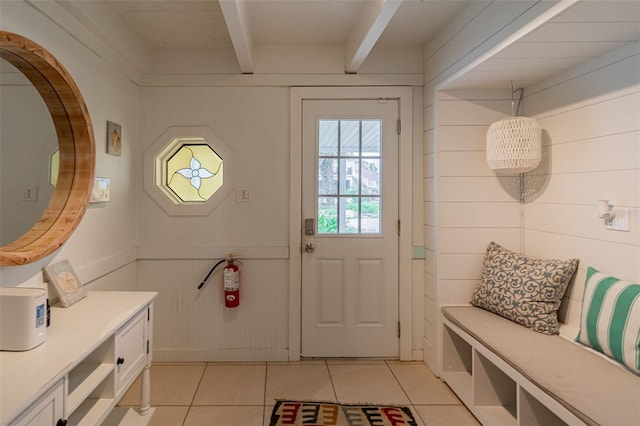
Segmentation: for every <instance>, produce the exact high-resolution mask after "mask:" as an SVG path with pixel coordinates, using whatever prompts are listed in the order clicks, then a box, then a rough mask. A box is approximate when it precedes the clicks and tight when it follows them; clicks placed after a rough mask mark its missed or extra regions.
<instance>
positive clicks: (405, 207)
mask: <svg viewBox="0 0 640 426" xmlns="http://www.w3.org/2000/svg"><path fill="white" fill-rule="evenodd" d="M372 98H373V99H375V98H396V99H398V100H399V108H400V110H399V113H400V119H401V121H402V128H403V129H407V130H405V131H403V132H402V133H401V134H400V138H399V139H400V145H399V151H398V161H399V173H398V179H399V182H398V203H399V206H398V215H399V216H398V217H399V218H400V220H401V222H402V223H404V224H407V225H406V226H402V227H401V231H400V238H399V242H398V291H399V295H398V303H399V318H398V319H399V321H400V326H401V336H400V342H399V355H400V359H401V360H411V359H413V342H412V340H413V311H412V297H411V296H412V283H413V280H412V276H411V273H412V271H413V268H412V267H411V262H412V235H411V233H412V230H411V223H412V205H413V172H412V169H413V159H412V152H413V131H412V130H411V129H413V124H412V123H413V91H412V88H411V87H296V88H292V89H291V97H290V99H291V102H290V105H291V111H290V121H289V123H290V124H289V125H290V138H291V141H290V144H291V145H290V150H289V152H290V157H289V158H290V160H289V161H290V164H289V170H290V193H291V199H290V215H289V246H290V247H292V248H293V247H296V248H299V247H301V244H302V232H301V231H302V219H301V206H302V204H301V203H302V192H301V191H302V170H301V166H302V101H303V100H304V99H335V100H340V99H372ZM290 254H291V258H290V263H289V318H290V320H289V361H297V360H299V359H300V351H301V343H302V342H301V335H300V333H301V313H300V310H301V306H302V299H301V296H302V265H301V262H302V257H301V256H302V254H301V250H300V249H294V250H291V253H290Z"/></svg>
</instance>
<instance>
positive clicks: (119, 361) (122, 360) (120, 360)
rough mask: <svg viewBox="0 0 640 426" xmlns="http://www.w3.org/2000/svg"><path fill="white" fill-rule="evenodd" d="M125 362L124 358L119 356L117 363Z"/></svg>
mask: <svg viewBox="0 0 640 426" xmlns="http://www.w3.org/2000/svg"><path fill="white" fill-rule="evenodd" d="M122 364H124V358H121V357H118V360H117V361H116V365H122Z"/></svg>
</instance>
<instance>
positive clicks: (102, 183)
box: [89, 177, 111, 203]
mask: <svg viewBox="0 0 640 426" xmlns="http://www.w3.org/2000/svg"><path fill="white" fill-rule="evenodd" d="M110 199H111V181H110V180H109V178H102V177H97V178H93V189H92V190H91V198H90V199H89V202H90V203H106V202H107V201H109V200H110Z"/></svg>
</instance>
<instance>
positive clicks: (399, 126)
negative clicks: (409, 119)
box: [396, 118, 402, 134]
mask: <svg viewBox="0 0 640 426" xmlns="http://www.w3.org/2000/svg"><path fill="white" fill-rule="evenodd" d="M401 130H402V122H401V121H400V119H399V118H398V122H397V124H396V131H397V132H398V134H400V131H401Z"/></svg>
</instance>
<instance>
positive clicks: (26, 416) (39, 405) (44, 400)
mask: <svg viewBox="0 0 640 426" xmlns="http://www.w3.org/2000/svg"><path fill="white" fill-rule="evenodd" d="M63 397H64V391H63V387H62V381H60V382H58V383H57V384H56V385H55V386H54V387H53V388H51V390H49V391H48V392H47V393H45V394H44V395H42V397H40V398H39V399H38V400H37V401H36V402H34V403H33V404H32V405H31V406H30V407H29V409H28V410H27V411H25V412H24V413H23V414H21V415H20V417H18V418H17V419H16V420H14V421H13V422H11V426H18V425H19V426H51V425H57V424H58V421H61V420H62V415H63V412H62V399H63Z"/></svg>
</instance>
